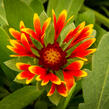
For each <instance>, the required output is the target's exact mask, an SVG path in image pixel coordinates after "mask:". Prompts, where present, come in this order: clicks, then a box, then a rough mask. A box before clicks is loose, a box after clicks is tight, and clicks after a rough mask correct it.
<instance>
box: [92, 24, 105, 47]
mask: <svg viewBox="0 0 109 109" xmlns="http://www.w3.org/2000/svg"><path fill="white" fill-rule="evenodd" d="M95 30H96V42H95V43H94V45H93V46H94V47H97V46H98V44H99V41H100V39H101V38H102V36H103V35H104V34H105V33H106V30H104V29H103V28H102V27H100V26H99V25H97V24H96V25H95Z"/></svg>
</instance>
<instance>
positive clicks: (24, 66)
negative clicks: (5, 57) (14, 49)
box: [16, 62, 31, 70]
mask: <svg viewBox="0 0 109 109" xmlns="http://www.w3.org/2000/svg"><path fill="white" fill-rule="evenodd" d="M30 66H31V65H30V64H25V63H22V62H18V63H16V67H17V68H18V69H20V70H28V67H30Z"/></svg>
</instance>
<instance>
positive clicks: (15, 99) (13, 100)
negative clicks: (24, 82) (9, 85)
mask: <svg viewBox="0 0 109 109" xmlns="http://www.w3.org/2000/svg"><path fill="white" fill-rule="evenodd" d="M43 91H44V90H40V91H39V90H37V89H36V87H35V86H26V87H23V88H21V89H19V90H17V91H15V92H14V93H12V94H10V95H9V96H7V97H5V98H4V99H3V100H1V101H0V109H23V108H24V107H25V106H27V105H29V104H30V103H32V102H33V101H34V100H36V99H37V98H38V97H39V96H40V95H41V94H42V93H43Z"/></svg>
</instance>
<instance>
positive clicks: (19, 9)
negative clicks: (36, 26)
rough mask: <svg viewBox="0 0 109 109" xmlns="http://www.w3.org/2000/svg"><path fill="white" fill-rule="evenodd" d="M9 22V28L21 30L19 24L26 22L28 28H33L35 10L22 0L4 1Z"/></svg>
mask: <svg viewBox="0 0 109 109" xmlns="http://www.w3.org/2000/svg"><path fill="white" fill-rule="evenodd" d="M4 6H5V11H6V17H7V21H8V23H9V26H11V27H14V28H17V29H19V22H20V21H21V20H23V21H24V23H25V24H26V26H28V27H33V14H34V12H33V10H32V9H31V8H30V7H28V6H27V5H26V4H25V3H24V2H22V1H20V0H4Z"/></svg>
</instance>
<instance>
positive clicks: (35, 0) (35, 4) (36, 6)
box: [30, 0, 44, 14]
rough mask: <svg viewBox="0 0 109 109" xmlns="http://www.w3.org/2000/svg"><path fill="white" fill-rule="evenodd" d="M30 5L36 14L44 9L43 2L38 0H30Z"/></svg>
mask: <svg viewBox="0 0 109 109" xmlns="http://www.w3.org/2000/svg"><path fill="white" fill-rule="evenodd" d="M30 7H31V8H32V9H33V10H34V12H36V13H38V14H40V13H41V12H42V11H43V10H44V7H43V4H42V2H41V1H40V0H32V2H31V3H30Z"/></svg>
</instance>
